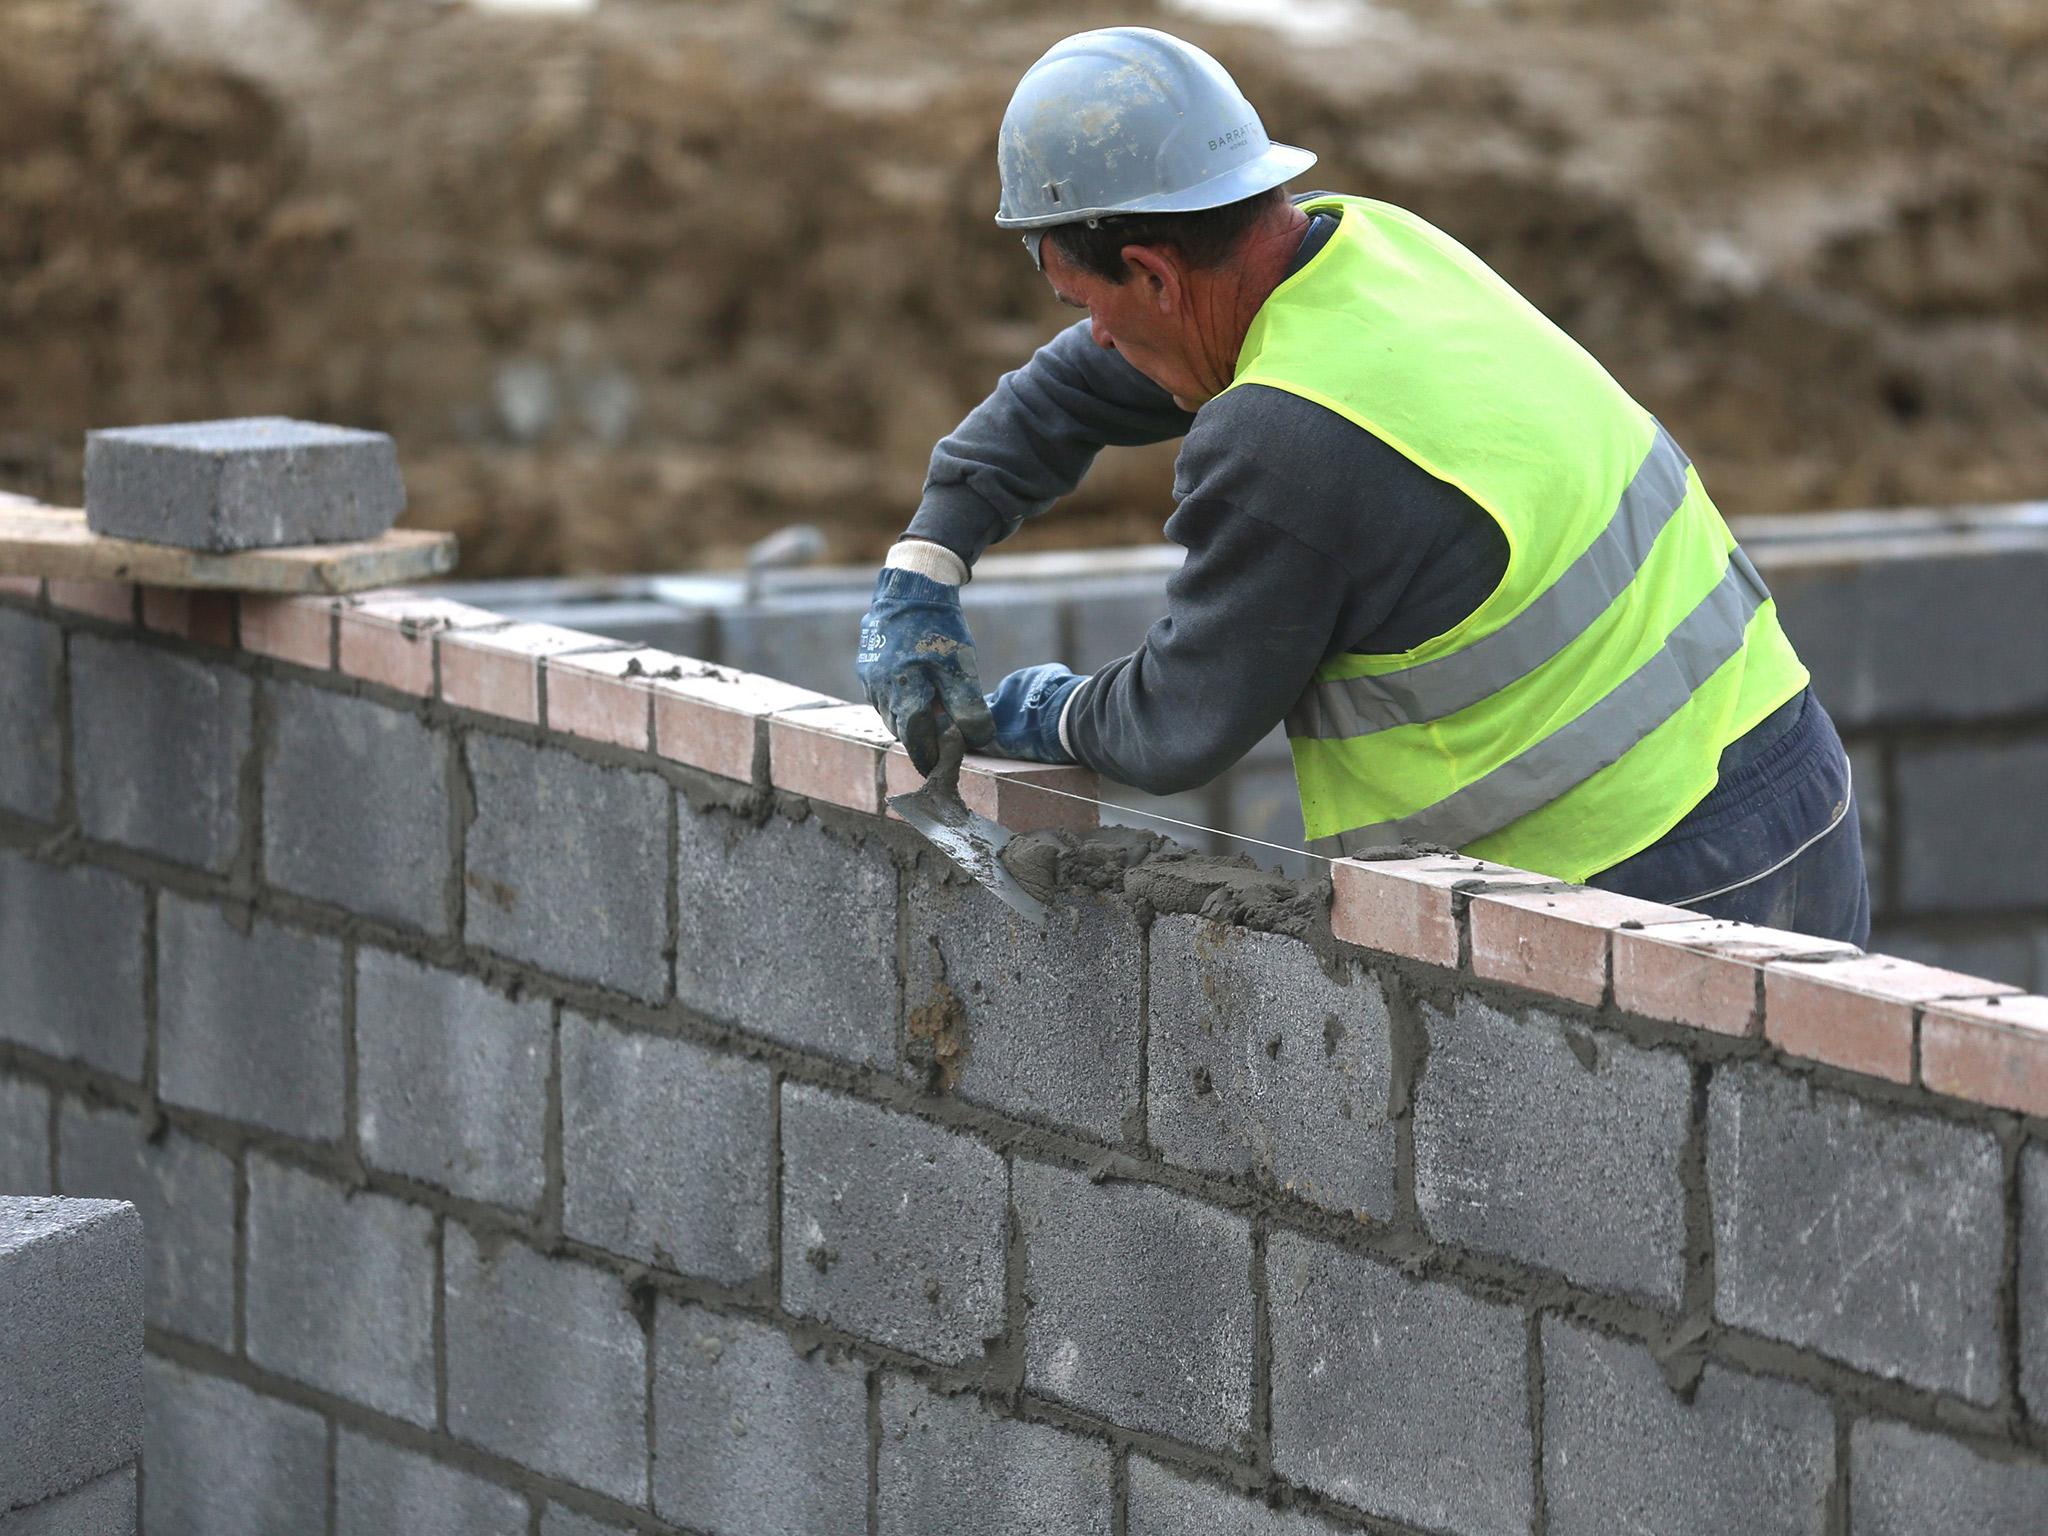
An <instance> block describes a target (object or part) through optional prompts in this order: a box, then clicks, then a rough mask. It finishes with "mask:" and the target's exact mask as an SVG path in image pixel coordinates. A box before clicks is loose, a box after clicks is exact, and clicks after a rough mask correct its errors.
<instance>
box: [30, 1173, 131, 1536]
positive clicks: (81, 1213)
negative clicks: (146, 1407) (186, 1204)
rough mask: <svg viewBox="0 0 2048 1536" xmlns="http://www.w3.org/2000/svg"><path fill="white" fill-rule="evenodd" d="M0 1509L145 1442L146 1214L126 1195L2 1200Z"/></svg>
mask: <svg viewBox="0 0 2048 1536" xmlns="http://www.w3.org/2000/svg"><path fill="white" fill-rule="evenodd" d="M0 1382H5V1383H6V1388H5V1390H4V1391H0V1446H4V1447H5V1448H6V1452H5V1454H4V1455H0V1510H7V1509H12V1508H14V1507H15V1506H17V1505H21V1504H36V1503H40V1502H41V1501H42V1500H44V1499H47V1498H50V1497H52V1496H54V1495H56V1494H60V1493H65V1492H68V1491H69V1490H70V1489H73V1488H76V1487H78V1486H79V1485H80V1484H81V1483H84V1482H87V1481H89V1480H90V1479H92V1478H95V1477H98V1476H100V1475H101V1474H102V1473H106V1472H111V1471H113V1470H114V1469H115V1468H117V1467H123V1466H126V1465H127V1464H128V1463H129V1462H131V1461H133V1460H134V1459H135V1453H136V1451H137V1450H138V1449H139V1448H140V1447H141V1444H142V1221H141V1219H140V1218H139V1217H138V1216H137V1215H136V1214H135V1208H134V1207H133V1206H131V1205H126V1204H123V1203H121V1202H120V1201H116V1200H58V1199H52V1198H49V1197H44V1196H28V1197H12V1198H0Z"/></svg>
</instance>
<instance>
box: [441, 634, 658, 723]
mask: <svg viewBox="0 0 2048 1536" xmlns="http://www.w3.org/2000/svg"><path fill="white" fill-rule="evenodd" d="M435 644H436V645H438V646H439V647H440V652H441V698H442V701H443V702H444V703H448V704H453V705H456V706H457V707H458V708H461V709H473V710H476V711H478V712H479V713H480V714H486V715H497V716H499V717H500V718H501V719H505V720H518V721H521V722H523V723H525V724H527V725H539V724H540V667H541V662H542V660H543V659H545V658H546V657H549V656H560V655H562V654H564V653H565V652H569V651H599V650H618V649H620V648H621V647H620V645H619V643H618V642H617V641H615V640H607V639H605V638H604V637H603V636H601V635H586V634H584V633H582V632H581V631H579V630H574V629H563V628H561V627H560V626H559V625H555V624H508V625H506V626H505V627H504V628H503V629H471V630H455V631H453V632H450V633H447V634H443V635H441V636H439V637H438V638H437V639H436V641H435Z"/></svg>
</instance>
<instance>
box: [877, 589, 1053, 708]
mask: <svg viewBox="0 0 2048 1536" xmlns="http://www.w3.org/2000/svg"><path fill="white" fill-rule="evenodd" d="M960 607H961V610H962V612H963V613H964V614H965V616H966V619H967V632H968V633H969V634H971V635H972V636H973V637H974V660H975V666H976V668H977V669H978V670H979V671H980V674H981V680H982V684H983V686H984V687H986V688H994V687H995V685H996V684H997V683H998V682H1000V681H1001V680H1002V679H1003V678H1004V677H1005V676H1007V675H1008V674H1009V673H1011V672H1014V671H1016V670H1017V669H1018V668H1019V667H1029V666H1033V665H1036V664H1037V663H1038V662H1041V661H1056V660H1058V659H1059V657H1060V655H1061V653H1062V652H1063V651H1064V650H1065V649H1066V647H1065V646H1064V645H1063V644H1062V642H1061V637H1060V603H1059V601H1058V599H1057V598H1055V597H1052V596H1050V595H1048V593H1047V591H1046V588H1045V587H1044V586H1043V585H1042V584H1040V583H1037V582H1003V581H995V580H990V579H989V578H988V577H987V576H986V575H982V576H977V577H975V579H974V580H973V581H970V582H969V583H967V585H966V586H964V587H962V588H961V589H960ZM859 627H860V626H859V622H858V621H857V620H856V622H855V625H854V630H855V633H858V632H859ZM840 643H841V645H842V647H843V646H844V643H845V640H844V634H843V632H842V634H841V636H840ZM840 665H842V666H844V667H846V669H847V671H848V673H850V672H851V671H852V666H851V663H850V662H849V661H848V659H847V655H846V653H845V652H844V651H843V650H842V652H841V655H840ZM841 686H842V687H847V688H858V687H859V686H860V685H859V683H858V682H853V683H845V684H842V685H841Z"/></svg>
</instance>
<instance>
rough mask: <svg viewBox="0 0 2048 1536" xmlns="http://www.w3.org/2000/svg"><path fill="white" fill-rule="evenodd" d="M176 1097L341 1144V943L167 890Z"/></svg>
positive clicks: (169, 1070)
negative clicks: (237, 916)
mask: <svg viewBox="0 0 2048 1536" xmlns="http://www.w3.org/2000/svg"><path fill="white" fill-rule="evenodd" d="M156 933H157V1057H158V1061H157V1077H158V1082H159V1085H160V1090H161V1092H162V1094H163V1097H164V1099H165V1101H166V1102H168V1103H172V1104H181V1105H183V1106H185V1107H186V1108H188V1109H199V1110H205V1111H206V1112H207V1113H209V1114H216V1115H225V1116H226V1117H227V1118H229V1119H231V1120H246V1121H249V1122H250V1123H252V1124H255V1125H261V1126H266V1127H268V1128H269V1129H271V1130H273V1131H282V1132H284V1133H285V1134H286V1135H290V1136H299V1137H305V1138H307V1139H310V1140H314V1141H333V1140H336V1139H338V1138H339V1137H340V1135H341V1131H342V1075H343V1068H342V1018H341V993H342V964H341V944H340V943H339V941H337V940H334V939H328V938H317V937H314V936H313V935H311V934H303V933H298V932H295V931H293V930H292V929H289V928H282V927H279V926H278V925H277V924H276V923H273V922H270V921H269V920H268V919H266V918H261V917H258V918H253V919H251V920H250V923H249V926H248V928H247V929H246V930H244V929H242V928H239V927H237V926H236V925H235V924H234V923H232V922H230V921H229V919H228V917H227V915H226V914H225V913H223V912H222V911H220V910H219V909H217V908H215V907H212V906H210V905H207V904H205V903H202V902H194V901H187V900H185V898H183V897H182V896H174V895H172V894H171V893H170V892H168V891H166V892H163V893H162V894H160V895H159V896H158V898H157V929H156Z"/></svg>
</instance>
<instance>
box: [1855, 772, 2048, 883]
mask: <svg viewBox="0 0 2048 1536" xmlns="http://www.w3.org/2000/svg"><path fill="white" fill-rule="evenodd" d="M1896 753H1897V762H1896V765H1895V768H1894V773H1895V776H1896V781H1897V785H1898V803H1897V804H1896V805H1895V806H1894V807H1893V815H1894V818H1895V819H1894V822H1893V835H1894V836H1895V838H1896V842H1895V845H1894V846H1895V852H1894V856H1895V857H1896V858H1897V859H1898V861H1899V871H1898V873H1899V904H1900V909H1901V910H1902V911H1906V912H1935V911H1941V912H1990V911H2000V910H2004V909H2008V908H2015V907H2032V908H2039V907H2042V906H2048V859H2043V858H2042V857H2041V849H2042V848H2044V847H2048V807H2044V801H2043V797H2042V795H2041V785H2042V783H2043V782H2044V781H2048V740H2039V739H2037V740H2030V741H2014V742H2006V743H2003V744H2001V745H2000V746H1999V747H1998V748H1997V749H1996V750H1990V749H1987V748H1986V747H1985V746H1984V745H1983V744H1981V743H1979V742H1958V743H1955V744H1953V745H1940V746H1901V747H1899V748H1897V749H1896Z"/></svg>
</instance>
